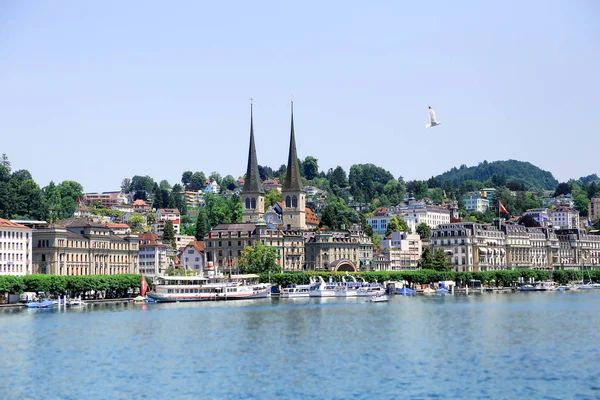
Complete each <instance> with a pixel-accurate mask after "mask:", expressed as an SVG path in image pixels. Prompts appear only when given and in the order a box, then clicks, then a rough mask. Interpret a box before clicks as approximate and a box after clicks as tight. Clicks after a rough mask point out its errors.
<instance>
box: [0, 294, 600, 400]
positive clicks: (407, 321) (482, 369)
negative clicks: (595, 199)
mask: <svg viewBox="0 0 600 400" xmlns="http://www.w3.org/2000/svg"><path fill="white" fill-rule="evenodd" d="M599 310H600V293H592V292H585V293H584V292H576V291H574V292H553V293H483V294H471V295H469V296H464V295H447V296H444V297H439V296H421V295H420V296H416V297H402V296H396V297H392V298H391V300H390V302H388V303H366V302H365V301H364V298H355V299H336V298H332V299H278V298H272V299H262V300H247V301H246V300H243V301H237V302H235V301H232V302H203V303H166V304H143V305H137V304H112V305H93V306H91V305H90V306H87V307H86V308H83V309H79V310H75V309H67V310H64V309H61V310H60V311H57V310H35V309H1V310H0V332H2V341H1V343H2V358H3V366H2V371H3V372H2V378H1V382H0V389H2V390H1V393H3V394H4V396H3V397H5V398H10V399H29V398H31V399H34V398H35V399H38V398H43V399H59V398H60V399H79V398H89V399H138V398H139V399H199V398H202V399H309V398H311V399H381V398H414V399H423V398H478V399H486V398H488V399H504V398H506V399H513V398H536V399H541V398H546V399H565V398H575V399H576V398H579V399H591V398H599V397H600V372H599V371H600V362H599V356H600V312H599ZM7 394H8V395H7Z"/></svg>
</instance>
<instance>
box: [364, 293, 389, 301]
mask: <svg viewBox="0 0 600 400" xmlns="http://www.w3.org/2000/svg"><path fill="white" fill-rule="evenodd" d="M388 300H389V297H388V295H387V294H385V293H383V294H374V295H371V296H368V297H367V302H369V303H380V302H385V301H388Z"/></svg>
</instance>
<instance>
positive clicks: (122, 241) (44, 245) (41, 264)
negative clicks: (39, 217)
mask: <svg viewBox="0 0 600 400" xmlns="http://www.w3.org/2000/svg"><path fill="white" fill-rule="evenodd" d="M138 240H139V238H138V236H137V235H116V234H114V233H113V232H111V230H110V228H109V227H108V226H106V225H103V224H98V223H95V222H89V221H86V220H82V219H77V218H72V219H68V220H64V221H60V222H58V223H56V224H53V225H49V226H46V227H43V228H40V229H35V230H34V231H33V242H32V245H33V246H32V259H33V273H38V274H53V275H114V274H137V273H139V262H138V256H139V254H138V251H139V243H138Z"/></svg>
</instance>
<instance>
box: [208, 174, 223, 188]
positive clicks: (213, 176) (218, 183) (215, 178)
mask: <svg viewBox="0 0 600 400" xmlns="http://www.w3.org/2000/svg"><path fill="white" fill-rule="evenodd" d="M208 179H214V180H215V182H217V185H219V186H221V174H219V173H218V172H217V171H213V172H211V173H210V175H209V176H208Z"/></svg>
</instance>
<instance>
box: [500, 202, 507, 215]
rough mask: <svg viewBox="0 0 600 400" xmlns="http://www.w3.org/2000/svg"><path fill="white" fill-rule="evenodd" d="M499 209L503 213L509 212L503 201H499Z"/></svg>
mask: <svg viewBox="0 0 600 400" xmlns="http://www.w3.org/2000/svg"><path fill="white" fill-rule="evenodd" d="M498 209H499V210H500V212H501V213H504V214H508V210H507V209H506V208H504V206H503V205H502V202H501V201H499V202H498Z"/></svg>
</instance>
